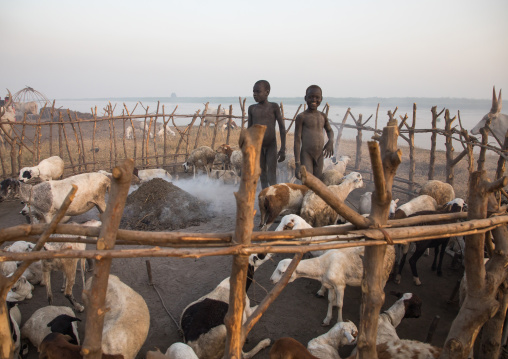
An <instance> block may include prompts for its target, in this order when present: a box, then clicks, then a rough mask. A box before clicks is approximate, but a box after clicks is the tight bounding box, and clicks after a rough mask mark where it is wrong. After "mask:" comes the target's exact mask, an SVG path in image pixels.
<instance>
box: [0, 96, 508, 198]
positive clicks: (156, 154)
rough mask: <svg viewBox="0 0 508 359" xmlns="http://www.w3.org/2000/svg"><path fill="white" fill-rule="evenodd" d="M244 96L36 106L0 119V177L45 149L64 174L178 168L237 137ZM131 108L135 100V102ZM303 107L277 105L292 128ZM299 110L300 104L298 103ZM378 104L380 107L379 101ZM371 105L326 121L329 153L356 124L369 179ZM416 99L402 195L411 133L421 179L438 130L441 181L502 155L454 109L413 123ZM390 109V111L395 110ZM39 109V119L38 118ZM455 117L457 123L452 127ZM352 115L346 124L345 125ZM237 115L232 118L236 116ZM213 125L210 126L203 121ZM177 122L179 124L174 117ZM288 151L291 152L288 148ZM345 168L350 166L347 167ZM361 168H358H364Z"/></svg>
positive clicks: (405, 182)
mask: <svg viewBox="0 0 508 359" xmlns="http://www.w3.org/2000/svg"><path fill="white" fill-rule="evenodd" d="M245 102H246V99H242V98H239V104H240V108H241V114H239V115H234V114H233V106H232V105H230V106H229V114H227V115H224V114H220V110H221V106H219V108H218V109H217V110H215V111H214V113H210V112H209V110H208V103H207V104H206V105H205V108H204V109H203V111H201V110H198V111H196V112H195V113H194V114H177V109H178V106H176V107H175V108H174V109H173V110H172V111H171V112H168V113H166V110H165V107H164V106H160V104H159V103H158V104H157V108H156V110H155V112H149V108H148V107H147V108H144V111H145V114H141V115H132V113H133V112H134V111H135V109H136V107H135V108H134V109H131V110H129V109H128V108H127V107H126V106H125V105H124V108H123V109H122V112H121V114H120V115H117V116H115V115H114V112H115V108H113V106H112V105H111V104H109V105H108V106H107V107H106V108H105V109H104V110H105V113H106V116H102V117H98V116H97V108H95V109H93V111H92V114H91V115H90V114H89V115H87V117H88V118H79V117H78V114H77V113H76V112H71V111H69V110H66V111H61V110H56V109H55V108H54V106H55V104H54V103H53V106H52V108H51V109H49V108H48V109H43V110H42V111H41V114H40V115H39V116H37V117H36V120H35V121H33V120H32V121H28V119H27V117H26V115H25V117H24V118H23V120H22V121H21V122H16V123H14V124H12V123H6V122H3V123H1V122H0V124H6V125H8V126H7V128H9V127H10V128H12V131H11V132H10V133H7V131H6V130H5V128H4V126H0V129H1V130H0V134H3V135H4V138H5V139H6V143H7V146H6V147H4V146H0V163H1V171H2V172H1V174H0V177H1V178H7V177H10V176H12V177H17V174H18V173H19V170H20V169H21V168H23V167H26V166H34V165H36V164H37V163H38V162H39V161H40V160H41V159H43V158H47V157H49V156H52V155H59V156H60V157H61V158H62V159H64V162H65V163H66V171H65V174H64V176H69V175H73V174H77V173H81V172H87V171H95V170H99V169H103V170H108V171H110V170H111V169H112V168H113V167H115V166H116V165H118V164H119V163H120V160H121V159H123V158H133V159H134V165H135V167H137V168H138V169H144V168H154V167H162V168H165V169H167V170H168V171H170V172H173V173H176V172H178V171H180V169H181V167H179V166H180V165H181V164H182V163H183V162H184V161H185V160H186V158H187V157H188V155H189V152H190V151H191V150H192V149H194V148H196V147H198V146H202V145H207V146H211V147H212V148H215V147H216V145H217V144H219V143H226V144H229V143H230V142H231V140H232V139H233V138H234V139H237V138H238V136H239V130H234V129H232V126H231V124H232V123H236V122H239V123H238V128H245V127H246V121H247V117H246V109H245ZM136 106H137V105H136ZM301 108H302V105H300V107H299V108H298V109H297V111H296V112H295V114H294V115H293V116H292V117H286V116H285V113H284V105H283V104H282V103H281V110H282V114H283V118H284V120H285V121H286V123H289V125H287V126H286V127H287V129H288V131H289V130H290V129H291V128H292V126H293V124H294V121H295V119H296V116H297V115H298V113H299V112H300V110H301ZM329 108H330V106H329V105H328V104H326V105H325V107H324V109H323V112H324V113H325V114H328V111H329ZM304 109H305V106H304ZM378 110H379V105H378ZM378 110H377V111H376V116H375V126H374V127H372V126H368V123H369V121H370V120H371V118H372V115H371V116H370V117H369V118H368V119H367V120H363V115H362V114H359V115H358V119H357V118H356V116H355V115H354V114H353V113H352V112H351V109H348V110H347V112H346V114H345V116H344V118H343V120H342V122H341V123H333V122H332V125H333V126H335V127H336V128H337V138H336V144H335V148H336V153H338V149H339V145H340V143H341V137H342V132H343V129H344V128H351V129H354V130H356V132H357V136H356V153H355V161H354V166H353V167H352V169H354V170H355V171H359V172H362V173H363V174H369V176H366V180H367V181H368V180H369V179H370V180H372V171H370V170H369V169H368V168H367V169H365V168H362V158H363V157H364V156H363V153H362V144H364V141H363V134H364V132H365V131H367V132H371V133H372V134H373V135H375V136H377V135H379V134H380V133H381V131H380V130H379V129H378V128H377V123H378V115H379V114H378V112H379V111H378ZM416 111H417V106H416V104H414V105H413V111H412V114H411V124H409V123H408V122H409V121H408V120H409V117H408V115H407V114H405V115H404V116H399V118H400V124H399V125H398V126H399V132H400V137H401V138H402V139H404V140H405V141H406V142H407V144H408V147H409V152H410V155H409V162H410V163H409V171H408V175H407V178H402V177H400V176H399V177H396V178H395V181H396V182H397V183H398V184H396V185H394V188H393V189H394V191H398V192H401V193H405V194H407V195H408V196H414V195H415V193H416V190H417V188H418V187H419V184H418V181H416V180H415V167H416V159H415V156H414V152H415V134H416V133H428V134H429V135H430V142H431V148H430V151H429V155H430V159H429V168H428V175H427V178H428V179H429V180H430V179H435V177H436V172H435V165H436V152H437V149H436V147H437V140H438V138H439V137H438V135H439V136H441V138H442V137H444V141H445V146H446V150H445V153H446V166H445V168H446V173H445V178H444V180H445V181H446V182H448V183H450V184H452V185H453V184H454V168H455V166H456V165H457V164H458V163H459V161H461V160H462V159H467V161H468V169H469V172H471V171H472V168H473V167H472V166H473V161H474V157H473V147H475V146H478V147H481V148H484V149H488V150H490V151H492V152H494V153H496V154H498V155H500V156H502V157H503V158H505V159H506V158H508V156H507V149H508V142H507V141H506V140H504V139H497V138H496V140H497V142H498V143H499V147H496V146H491V145H488V144H487V142H485V143H479V142H478V140H477V139H476V138H475V137H471V136H469V134H468V131H467V130H466V129H465V128H464V127H463V126H462V122H461V120H460V111H459V112H458V113H457V116H454V117H451V115H450V113H449V111H448V110H445V109H442V110H441V111H439V112H438V110H437V108H436V107H435V106H434V107H432V109H431V114H432V117H431V121H430V123H431V128H428V129H417V128H416ZM396 112H397V108H395V109H394V111H393V116H395V115H396ZM443 112H444V113H445V115H444V124H445V127H444V129H440V128H438V127H437V119H438V117H439V116H441V115H442V114H443ZM43 114H44V115H45V116H46V117H43ZM457 118H458V124H459V126H460V129H457V128H455V127H456V126H453V123H454V121H455V120H456V119H457ZM175 119H177V120H180V121H181V120H186V123H185V124H183V125H182V124H177V123H176V122H175ZM348 119H351V120H352V122H353V123H352V124H350V123H347V120H348ZM235 121H236V122H235ZM212 122H213V124H214V126H210V123H212ZM180 123H181V122H180ZM226 123H227V124H229V126H226V127H227V128H226V130H224V131H223V130H222V129H221V128H220V127H221V125H222V124H226ZM167 126H172V127H171V128H173V129H174V130H175V131H176V137H175V138H173V137H172V136H171V134H170V132H169V131H168V130H167V129H166V127H167ZM129 128H131V129H134V130H133V131H132V139H127V138H126V137H127V136H126V135H127V132H128V131H130V130H129ZM161 129H163V131H162V136H158V133H159V131H160V130H161ZM453 142H455V143H459V144H460V145H461V146H462V147H463V149H462V151H461V152H460V153H459V154H458V155H455V149H454V146H453ZM289 151H290V153H291V152H292V151H291V149H289ZM349 167H351V166H349ZM363 167H365V166H363ZM499 170H500V169H499Z"/></svg>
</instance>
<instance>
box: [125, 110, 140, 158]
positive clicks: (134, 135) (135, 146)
mask: <svg viewBox="0 0 508 359" xmlns="http://www.w3.org/2000/svg"><path fill="white" fill-rule="evenodd" d="M123 107H124V108H125V112H126V113H127V116H128V117H129V120H130V121H131V126H132V138H133V139H134V155H133V157H132V158H133V159H134V166H136V150H137V147H138V146H137V144H136V142H137V141H136V128H135V127H134V122H133V121H132V117H131V115H130V113H129V110H128V109H127V105H125V103H124V104H123Z"/></svg>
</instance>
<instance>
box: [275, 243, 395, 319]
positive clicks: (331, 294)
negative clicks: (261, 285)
mask: <svg viewBox="0 0 508 359" xmlns="http://www.w3.org/2000/svg"><path fill="white" fill-rule="evenodd" d="M363 253H364V247H352V248H343V249H334V250H329V251H327V252H325V253H324V254H322V255H321V256H319V257H316V258H310V259H304V260H302V261H300V263H299V264H298V266H297V267H296V270H295V271H294V272H293V275H292V276H291V278H290V280H289V281H290V282H292V281H294V280H295V279H297V278H300V277H305V278H311V279H316V280H319V281H320V282H321V284H322V287H321V288H320V290H319V291H318V293H317V294H318V295H319V296H322V295H323V294H324V288H327V289H328V312H327V313H326V317H325V319H324V320H323V323H322V325H323V326H328V325H329V324H330V321H331V319H332V309H333V306H334V305H335V306H337V307H338V322H342V321H343V320H342V306H343V302H344V289H345V288H346V285H350V286H359V285H361V282H362V278H363ZM394 260H395V250H394V249H393V246H388V247H387V249H386V254H385V258H384V263H383V268H384V269H383V277H382V278H383V283H386V281H387V280H388V276H389V275H390V271H391V269H392V266H393V262H394ZM290 262H291V259H283V260H281V261H280V262H279V264H278V265H277V268H276V269H275V271H274V272H273V274H272V276H271V277H270V280H271V281H272V283H274V284H275V283H277V282H279V281H280V279H281V277H282V275H283V274H284V273H285V272H286V270H287V268H288V266H289V263H290Z"/></svg>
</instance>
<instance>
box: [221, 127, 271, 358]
mask: <svg viewBox="0 0 508 359" xmlns="http://www.w3.org/2000/svg"><path fill="white" fill-rule="evenodd" d="M265 131H266V126H261V125H254V126H252V127H250V128H249V129H247V130H242V132H241V133H240V139H239V145H240V148H241V150H242V154H243V159H244V160H243V164H242V178H241V181H240V189H239V190H238V192H235V198H236V206H237V209H236V227H235V233H234V236H233V243H234V244H240V243H241V244H250V242H251V235H252V229H253V227H254V213H255V212H254V202H255V200H256V187H257V184H258V180H259V175H260V173H261V168H260V167H259V156H260V153H261V144H262V142H263V136H264V134H265ZM248 264H249V255H248V254H240V255H235V256H234V257H233V268H232V269H231V279H230V286H231V290H230V295H229V309H228V313H227V314H226V317H225V318H224V323H225V324H226V328H227V332H228V337H227V340H226V352H225V358H228V359H230V358H231V359H233V358H235V359H242V347H243V340H242V317H243V311H244V307H245V282H246V280H247V266H248Z"/></svg>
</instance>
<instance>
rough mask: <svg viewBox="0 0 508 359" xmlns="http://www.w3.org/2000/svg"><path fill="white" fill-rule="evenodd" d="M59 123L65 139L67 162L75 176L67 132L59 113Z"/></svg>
mask: <svg viewBox="0 0 508 359" xmlns="http://www.w3.org/2000/svg"><path fill="white" fill-rule="evenodd" d="M60 122H61V124H60V126H62V131H63V135H64V139H65V146H66V147H67V154H68V155H69V161H70V162H71V166H72V173H74V174H76V169H75V167H74V161H73V160H72V155H71V149H70V148H69V140H68V139H67V132H66V131H65V124H64V123H63V116H62V113H61V112H60Z"/></svg>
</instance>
